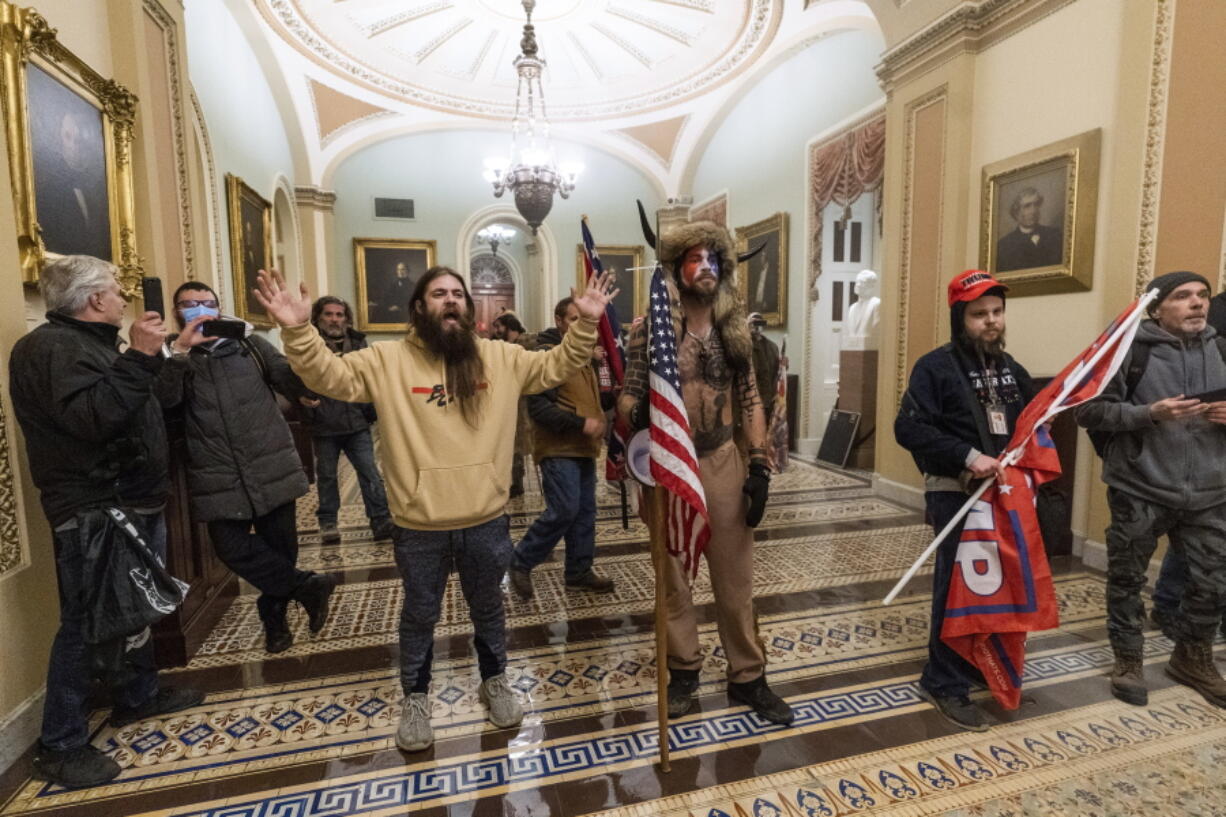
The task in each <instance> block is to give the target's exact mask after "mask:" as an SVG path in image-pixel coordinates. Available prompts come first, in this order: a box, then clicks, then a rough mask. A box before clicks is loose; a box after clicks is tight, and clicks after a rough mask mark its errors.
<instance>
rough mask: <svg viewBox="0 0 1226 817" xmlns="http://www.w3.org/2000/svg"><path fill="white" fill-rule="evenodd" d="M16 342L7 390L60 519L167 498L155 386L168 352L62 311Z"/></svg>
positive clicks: (155, 504) (39, 481)
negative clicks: (128, 341)
mask: <svg viewBox="0 0 1226 817" xmlns="http://www.w3.org/2000/svg"><path fill="white" fill-rule="evenodd" d="M47 320H48V323H45V324H43V325H42V326H39V327H38V328H36V329H35V330H34V331H33V332H30V333H29V334H28V335H26V336H25V337H23V338H21V339H20V340H18V341H17V343H16V344H14V345H13V353H12V356H11V358H10V360H9V391H10V393H11V394H12V396H13V408H14V410H15V412H16V414H17V421H18V423H20V424H21V429H22V431H23V432H24V433H25V438H26V451H27V454H28V457H29V460H30V472H31V475H32V476H33V477H34V484H35V485H37V486H38V490H39V492H40V494H41V498H42V504H43V510H44V511H45V512H46V514H47V519H48V520H50V522H51V525H52V527H55V526H57V525H61V524H63V523H64V522H67V521H69V520H70V519H72V518H73V517H74V516H75V515H76V514H77V513H79V512H81V511H84V510H90V509H95V508H101V507H105V506H108V505H116V506H122V507H128V508H139V509H152V508H160V507H161V506H162V505H163V504H165V502H166V496H167V493H168V491H169V481H168V476H167V473H168V471H167V453H166V428H165V425H164V424H163V422H162V408H161V406H160V405H159V404H158V401H157V399H156V397H155V396H154V394H153V388H154V385H155V383H156V381H157V378H158V373H159V371H160V370H161V369H162V368H163V358H162V357H161V356H160V355H159V356H153V357H150V356H148V355H145V354H141V353H140V352H138V351H136V350H135V349H128V350H127V351H125V352H123V353H122V354H121V353H120V352H119V350H118V348H117V342H118V338H119V329H118V327H115V326H112V325H110V324H106V323H90V322H86V321H78V320H76V319H74V318H70V317H68V316H66V315H60V314H57V313H54V312H51V313H48V314H47Z"/></svg>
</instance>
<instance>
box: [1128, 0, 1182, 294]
mask: <svg viewBox="0 0 1226 817" xmlns="http://www.w3.org/2000/svg"><path fill="white" fill-rule="evenodd" d="M1174 34H1175V3H1174V0H1159V1H1158V2H1157V3H1156V4H1155V9H1154V52H1153V55H1152V57H1151V59H1150V69H1149V112H1148V116H1147V117H1146V121H1147V122H1148V123H1149V124H1148V125H1147V127H1146V129H1145V164H1144V165H1143V167H1142V170H1141V219H1140V229H1139V234H1138V236H1137V271H1136V277H1135V280H1134V287H1135V289H1136V293H1137V294H1138V295H1140V294H1141V291H1142V290H1143V289H1145V285H1146V284H1148V283H1149V282H1150V281H1151V280H1152V279H1153V277H1154V249H1155V243H1156V242H1157V238H1158V205H1159V202H1160V201H1161V195H1162V149H1163V144H1164V142H1165V139H1166V110H1167V95H1168V92H1169V91H1170V85H1171V45H1172V41H1173V40H1174Z"/></svg>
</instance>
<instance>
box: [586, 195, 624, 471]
mask: <svg viewBox="0 0 1226 817" xmlns="http://www.w3.org/2000/svg"><path fill="white" fill-rule="evenodd" d="M579 229H580V230H581V231H582V233H583V269H584V271H585V272H586V273H587V280H588V281H590V280H592V276H593V275H599V274H600V273H602V272H604V265H603V264H601V263H600V253H598V252H597V251H596V242H595V240H594V239H593V238H592V232H591V230H589V229H588V228H587V217H586V216H585V217H584V218H583V219H582V220H581V221H580V222H579ZM632 280H633V279H631V281H632ZM625 283H626V282H623V285H625ZM630 285H631V286H633V283H630ZM597 331H598V332H599V338H598V341H599V343H600V345H601V346H602V347H604V352H605V363H606V364H607V365H608V367H609V372H610V374H611V375H612V378H613V383H612V387H613V391H614V393H617V392H620V391H621V387H622V380H623V379H624V378H625V372H626V349H625V347H624V346H623V345H622V342H621V324H620V323H618V322H617V310H616V309H615V308H614V307H613V302H612V301H609V303H608V305H607V306H606V307H605V310H604V317H602V318H601V319H600V326H599V327H598V328H597ZM629 438H630V428H629V427H628V426H627V425H626V424H625V422H624V421H622V420H621V419H620V418H619V419H618V420H616V421H615V422H614V423H613V424H612V425H611V426H610V427H609V433H608V436H607V437H606V439H605V445H606V447H607V449H608V454H607V457H606V458H605V474H604V476H605V479H607V480H609V481H611V482H617V481H618V480H623V479H625V478H626V440H628V439H629Z"/></svg>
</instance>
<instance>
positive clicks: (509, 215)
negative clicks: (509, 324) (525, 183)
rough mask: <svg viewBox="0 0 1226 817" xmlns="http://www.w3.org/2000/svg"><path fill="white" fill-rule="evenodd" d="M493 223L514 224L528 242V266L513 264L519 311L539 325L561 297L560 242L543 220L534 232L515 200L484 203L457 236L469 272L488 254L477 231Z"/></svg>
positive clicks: (458, 251)
mask: <svg viewBox="0 0 1226 817" xmlns="http://www.w3.org/2000/svg"><path fill="white" fill-rule="evenodd" d="M491 224H507V225H510V226H512V227H514V228H515V229H516V230H517V231H518V235H516V237H515V240H517V241H522V242H524V243H523V245H522V246H524V248H525V249H526V250H527V258H526V263H525V265H524V267H523V268H520V267H519V266H518V265H509V268H510V270H511V274H512V278H513V280H514V283H515V293H516V298H517V302H516V305H517V307H518V309H517V310H516V311H517V312H518V313H519V319H520V320H521V321H522V322H523V323H524V325H525V326H527V327H529V328H534V327H538V326H539V325H541V322H542V321H543V320H544V319H545V316H547V315H550V314H552V310H553V304H554V303H555V302H556V301H557V300H558V264H557V258H558V246H557V240H556V239H555V237H554V234H553V231H552V230H550V228H549V225H548V224H542V225H541V226H540V228H539V230H538V231H537V234H536V235H535V236H533V235H532V231H531V229H529V227H528V224H527V222H525V221H524V219H523V217H522V216H520V214H519V212H518V211H517V210H516V209H515V207H514V205H512V204H502V203H499V204H492V205H490V206H489V207H484V208H482V209H480V210H478V211H477V212H475V213H473V214H472V215H471V216H469V217H468V219H467V220H466V221H465V222H464V223H463V224H462V225H461V226H460V230H459V232H458V234H457V237H456V260H457V265H458V268H459V269H460V270H462V271H463V273H464V274H465V275H468V273H469V270H471V269H472V264H473V259H474V258H476V257H477V256H478V255H481V254H488V249H486V247H485V245H484V243H483V242H481V241H479V240H478V238H477V233H479V232H481V230H483V229H485V228H486V227H488V226H490V225H491ZM471 283H472V281H471V280H470V281H469V284H470V285H471Z"/></svg>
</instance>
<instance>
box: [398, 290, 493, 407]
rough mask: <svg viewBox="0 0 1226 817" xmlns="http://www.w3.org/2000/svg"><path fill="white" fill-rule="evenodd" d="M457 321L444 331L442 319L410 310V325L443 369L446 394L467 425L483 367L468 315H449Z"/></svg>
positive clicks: (474, 403)
mask: <svg viewBox="0 0 1226 817" xmlns="http://www.w3.org/2000/svg"><path fill="white" fill-rule="evenodd" d="M449 315H450V316H451V317H454V318H455V319H456V321H457V322H458V323H457V325H456V327H455V328H454V329H450V330H448V329H444V328H443V319H444V318H446V317H448V315H440V316H439V317H437V318H435V317H433V316H431V315H429V314H428V313H425V312H418V311H417V310H412V311H411V312H410V322H411V324H412V326H413V329H414V330H415V331H416V332H417V336H418V337H419V338H421V341H422V343H424V344H425V346H426V349H428V350H429V351H430V352H431V353H433V354H435V355H437V356H438V357H441V358H442V359H443V363H444V364H446V367H447V383H446V389H447V394H448V395H449V396H450V397H451V399H453V400H456V401H457V402H459V404H460V411H461V412H463V414H464V419H465V420H467V421H468V422H469V423H470V424H471V423H473V422H474V421H475V419H476V402H477V401H476V400H475V399H474V398H475V397H477V395H478V386H479V385H480V384H481V381H482V380H483V379H484V378H485V364H484V362H483V361H482V360H481V353H480V352H479V351H478V350H477V335H476V333H475V332H474V331H473V330H474V328H475V327H474V322H473V318H472V315H471V314H468V313H467V312H454V313H449Z"/></svg>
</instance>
